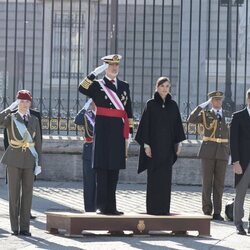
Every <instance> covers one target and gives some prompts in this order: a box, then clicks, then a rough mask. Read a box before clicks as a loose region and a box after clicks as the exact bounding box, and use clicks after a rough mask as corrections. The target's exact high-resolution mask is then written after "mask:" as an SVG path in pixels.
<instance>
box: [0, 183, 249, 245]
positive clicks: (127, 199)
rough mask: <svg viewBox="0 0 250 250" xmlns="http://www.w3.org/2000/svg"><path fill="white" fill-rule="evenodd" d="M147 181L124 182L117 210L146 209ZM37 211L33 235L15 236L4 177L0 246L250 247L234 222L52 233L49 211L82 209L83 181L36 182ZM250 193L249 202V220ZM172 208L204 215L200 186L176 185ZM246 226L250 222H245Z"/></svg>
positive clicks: (225, 199) (226, 196) (0, 192)
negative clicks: (180, 228) (121, 233)
mask: <svg viewBox="0 0 250 250" xmlns="http://www.w3.org/2000/svg"><path fill="white" fill-rule="evenodd" d="M145 188H146V186H145V185H144V184H120V185H119V186H118V191H117V204H118V209H119V210H121V211H124V212H145ZM233 197H234V190H233V189H232V188H226V189H225V192H224V197H223V208H224V206H225V204H226V202H228V201H231V200H232V198H233ZM32 209H33V210H32V214H33V215H35V216H37V219H36V220H34V221H32V222H31V232H32V236H33V237H31V238H28V237H15V236H10V225H9V216H8V200H7V187H6V185H5V183H4V180H0V249H91V250H98V249H102V250H105V249H110V250H111V249H112V250H116V249H118V250H120V249H121V250H123V249H124V250H125V249H126V250H127V249H148V250H149V249H150V250H151V249H153V250H154V249H159V250H162V249H202V250H203V249H250V235H248V236H239V235H237V234H236V233H235V228H234V226H233V224H232V222H227V221H226V222H222V223H218V222H214V221H212V222H211V237H198V236H197V232H189V233H188V236H185V237H180V236H178V237H177V236H172V235H171V234H170V233H169V232H165V235H161V236H133V237H111V236H107V235H106V234H105V233H106V232H101V233H100V234H99V235H91V236H79V237H74V238H69V237H65V236H63V235H60V236H55V235H51V234H48V233H47V232H46V230H45V228H46V217H45V214H44V212H45V211H48V210H78V211H81V212H82V211H83V192H82V183H81V182H45V181H37V182H36V183H35V187H34V196H33V206H32ZM249 209H250V195H249V194H248V195H247V197H246V202H245V211H246V215H245V218H244V221H247V220H248V211H249ZM171 212H174V213H183V212H185V213H192V214H193V213H196V214H201V187H199V186H173V188H172V201H171ZM246 225H247V224H246Z"/></svg>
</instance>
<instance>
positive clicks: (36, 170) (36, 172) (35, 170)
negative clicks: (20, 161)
mask: <svg viewBox="0 0 250 250" xmlns="http://www.w3.org/2000/svg"><path fill="white" fill-rule="evenodd" d="M41 172H42V168H41V166H36V167H35V169H34V175H35V176H37V175H39V174H40V173H41Z"/></svg>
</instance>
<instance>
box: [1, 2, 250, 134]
mask: <svg viewBox="0 0 250 250" xmlns="http://www.w3.org/2000/svg"><path fill="white" fill-rule="evenodd" d="M0 12H1V15H0V25H1V27H2V28H1V30H2V32H1V34H0V97H1V99H0V108H1V109H3V108H5V107H6V106H8V105H9V104H10V103H11V102H12V101H13V100H14V98H15V93H16V91H17V90H18V89H24V88H25V89H29V90H30V91H31V92H32V94H33V97H34V98H33V107H34V108H35V109H37V110H39V111H40V112H41V113H42V116H43V129H44V131H45V133H48V134H76V133H78V129H77V128H76V126H75V125H74V123H73V117H74V116H75V115H76V113H77V112H78V110H79V109H80V108H81V107H82V106H83V104H84V101H85V100H86V97H84V96H82V95H79V93H78V90H77V87H78V84H79V82H80V81H81V79H82V78H83V77H84V76H86V75H87V74H88V73H89V72H90V71H91V70H93V69H94V68H95V67H96V66H98V65H99V64H101V61H100V58H101V57H102V56H104V55H106V54H109V53H119V54H121V55H122V56H123V59H122V63H121V68H120V74H119V77H120V78H121V79H125V80H126V81H128V83H129V84H130V89H131V96H132V101H133V109H134V115H135V118H136V119H137V120H139V118H140V115H141V112H142V110H143V107H144V105H145V102H146V101H147V100H148V99H149V98H151V96H152V94H153V92H154V83H155V81H156V79H157V78H158V77H159V76H161V75H166V76H168V77H170V79H171V82H172V95H173V98H174V99H175V100H176V101H177V103H178V105H179V107H180V110H181V115H182V118H183V122H184V126H185V128H186V132H187V134H196V128H195V126H192V125H187V124H185V121H186V118H187V116H188V115H189V113H190V111H191V110H192V109H193V108H194V107H195V106H196V105H197V104H199V103H200V102H203V101H204V100H206V98H207V93H208V92H209V91H212V90H215V89H220V90H222V91H225V96H226V98H225V101H224V106H225V108H226V109H228V110H229V111H231V112H232V111H234V110H238V109H240V108H241V107H242V106H243V105H244V103H245V97H244V96H245V93H246V90H247V88H249V87H250V83H249V82H250V73H249V72H250V71H249V70H247V69H249V54H250V50H249V46H250V39H249V20H250V16H249V4H248V1H243V0H220V1H218V0H208V1H202V0H185V1H184V0H119V1H118V0H92V1H90V0H0Z"/></svg>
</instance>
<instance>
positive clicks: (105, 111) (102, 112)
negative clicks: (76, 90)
mask: <svg viewBox="0 0 250 250" xmlns="http://www.w3.org/2000/svg"><path fill="white" fill-rule="evenodd" d="M96 115H99V116H106V117H118V118H123V119H124V126H123V136H124V138H125V139H128V137H129V123H128V115H127V112H126V111H125V110H118V109H110V108H103V107H97V111H96Z"/></svg>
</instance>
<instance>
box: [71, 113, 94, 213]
mask: <svg viewBox="0 0 250 250" xmlns="http://www.w3.org/2000/svg"><path fill="white" fill-rule="evenodd" d="M94 122H95V114H94V112H93V111H92V110H85V109H84V108H83V109H82V110H80V111H79V113H78V114H77V115H76V117H75V123H76V124H77V125H81V126H83V128H84V144H83V153H82V160H83V191H84V192H83V193H84V196H83V198H84V208H85V211H86V212H94V211H95V210H96V209H95V199H96V175H95V170H94V169H93V168H92V156H93V152H92V148H93V133H94Z"/></svg>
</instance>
